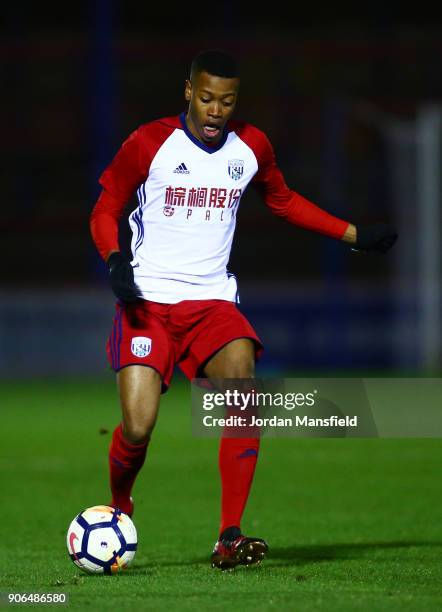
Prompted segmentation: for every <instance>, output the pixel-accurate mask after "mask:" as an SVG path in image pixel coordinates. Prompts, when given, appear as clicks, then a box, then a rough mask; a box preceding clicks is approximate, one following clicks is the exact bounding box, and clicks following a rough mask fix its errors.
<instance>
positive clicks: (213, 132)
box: [184, 72, 239, 145]
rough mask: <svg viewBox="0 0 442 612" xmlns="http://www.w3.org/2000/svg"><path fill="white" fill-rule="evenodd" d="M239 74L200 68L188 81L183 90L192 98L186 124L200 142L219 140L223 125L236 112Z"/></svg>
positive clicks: (188, 99)
mask: <svg viewBox="0 0 442 612" xmlns="http://www.w3.org/2000/svg"><path fill="white" fill-rule="evenodd" d="M238 90H239V78H231V79H227V78H224V77H219V76H213V75H212V74H208V73H207V72H200V73H199V74H197V75H196V76H195V77H194V78H193V79H192V82H191V81H186V89H185V92H184V95H185V98H186V101H187V102H189V110H188V112H187V118H186V119H187V127H188V128H189V130H190V132H191V133H192V134H193V135H194V136H195V137H196V138H198V140H200V141H201V142H203V143H204V144H207V145H211V144H216V143H217V142H219V141H220V140H221V138H222V135H223V128H224V126H225V124H226V123H227V121H228V120H229V119H230V118H231V116H232V115H233V111H234V110H235V105H236V99H237V97H238Z"/></svg>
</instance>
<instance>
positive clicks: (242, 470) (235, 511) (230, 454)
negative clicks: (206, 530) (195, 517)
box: [219, 437, 260, 533]
mask: <svg viewBox="0 0 442 612" xmlns="http://www.w3.org/2000/svg"><path fill="white" fill-rule="evenodd" d="M259 442H260V439H259V438H228V437H223V438H221V444H220V448H219V470H220V472H221V485H222V497H221V526H220V533H222V532H223V531H224V530H225V529H227V527H232V526H234V525H235V526H236V527H240V523H241V518H242V515H243V512H244V508H245V505H246V502H247V498H248V496H249V492H250V488H251V486H252V480H253V474H254V473H255V467H256V461H257V459H258V451H259Z"/></svg>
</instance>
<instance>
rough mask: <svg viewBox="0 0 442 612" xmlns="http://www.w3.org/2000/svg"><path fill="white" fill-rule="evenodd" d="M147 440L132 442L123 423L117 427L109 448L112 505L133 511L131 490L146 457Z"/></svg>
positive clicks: (128, 511) (129, 512)
mask: <svg viewBox="0 0 442 612" xmlns="http://www.w3.org/2000/svg"><path fill="white" fill-rule="evenodd" d="M146 450H147V442H144V443H143V444H131V443H130V442H128V441H127V440H126V438H125V437H124V435H123V430H122V428H121V424H120V425H118V427H117V428H116V429H115V431H114V433H113V436H112V442H111V445H110V449H109V469H110V487H111V491H112V506H116V507H118V508H120V510H122V511H123V512H127V513H128V514H131V513H132V509H133V507H132V502H131V501H130V492H131V490H132V487H133V484H134V482H135V478H136V477H137V474H138V472H139V471H140V469H141V467H142V466H143V463H144V459H145V458H146Z"/></svg>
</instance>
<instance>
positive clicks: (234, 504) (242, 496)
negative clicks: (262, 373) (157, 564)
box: [204, 338, 267, 569]
mask: <svg viewBox="0 0 442 612" xmlns="http://www.w3.org/2000/svg"><path fill="white" fill-rule="evenodd" d="M204 373H205V374H206V376H207V377H208V378H209V379H211V380H213V381H216V385H217V387H219V386H220V385H222V386H223V387H225V388H228V387H229V379H235V383H236V384H235V388H237V387H238V384H240V386H241V389H238V390H240V391H251V390H252V389H254V388H255V385H254V375H255V344H254V342H253V341H252V340H250V339H248V338H239V339H236V340H233V341H232V342H229V343H228V344H227V345H225V346H224V347H223V348H221V349H220V350H219V351H218V352H217V353H216V354H215V355H214V356H213V357H212V358H211V359H210V360H209V361H208V362H207V364H206V366H205V368H204ZM223 380H224V381H225V382H224V383H223V382H222V381H223ZM223 390H224V389H223ZM259 442H260V439H259V432H258V431H256V428H252V427H250V428H249V429H248V430H247V429H246V431H245V437H238V436H237V435H233V436H230V435H228V430H227V431H226V432H225V435H224V436H223V437H222V438H221V441H220V447H219V470H220V474H221V486H222V495H221V525H220V534H219V539H218V542H217V543H216V545H215V548H214V551H213V553H212V565H213V566H214V567H219V568H221V569H228V568H231V567H235V566H236V565H238V564H243V565H251V564H253V563H258V562H260V561H261V560H262V558H263V557H264V555H265V553H266V551H267V544H266V543H265V542H264V541H263V540H262V539H260V538H247V537H245V536H243V535H242V533H241V518H242V515H243V512H244V509H245V506H246V503H247V499H248V496H249V493H250V489H251V486H252V481H253V476H254V473H255V467H256V462H257V459H258V453H259Z"/></svg>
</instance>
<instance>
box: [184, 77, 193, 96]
mask: <svg viewBox="0 0 442 612" xmlns="http://www.w3.org/2000/svg"><path fill="white" fill-rule="evenodd" d="M191 97H192V83H191V82H190V81H189V79H186V84H185V86H184V99H185V100H186V102H190V98H191Z"/></svg>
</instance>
